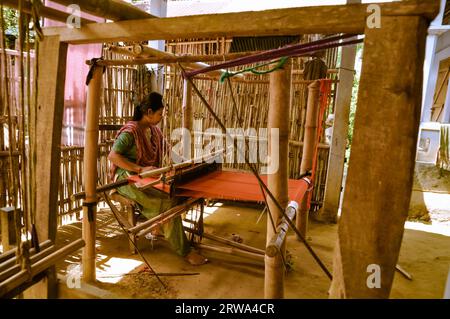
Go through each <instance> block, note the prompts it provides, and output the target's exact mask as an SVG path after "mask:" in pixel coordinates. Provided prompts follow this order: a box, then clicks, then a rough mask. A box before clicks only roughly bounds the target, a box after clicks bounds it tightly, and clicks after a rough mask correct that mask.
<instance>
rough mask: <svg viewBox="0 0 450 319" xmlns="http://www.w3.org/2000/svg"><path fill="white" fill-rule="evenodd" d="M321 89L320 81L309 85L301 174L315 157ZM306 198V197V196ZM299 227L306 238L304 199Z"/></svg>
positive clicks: (306, 219)
mask: <svg viewBox="0 0 450 319" xmlns="http://www.w3.org/2000/svg"><path fill="white" fill-rule="evenodd" d="M319 89H320V84H319V82H318V81H316V82H314V83H312V84H310V85H309V86H308V104H307V108H306V123H305V138H304V144H303V153H302V163H301V166H300V174H305V173H306V172H308V171H310V170H311V169H312V165H313V157H314V145H315V143H316V135H317V134H316V130H317V117H318V112H319V108H318V105H319V93H320V92H319ZM305 198H306V197H305ZM296 226H297V229H298V230H299V231H300V233H301V234H302V236H303V237H304V238H305V236H306V230H307V227H308V203H307V201H306V200H303V201H302V203H301V205H300V210H299V211H298V212H297V220H296Z"/></svg>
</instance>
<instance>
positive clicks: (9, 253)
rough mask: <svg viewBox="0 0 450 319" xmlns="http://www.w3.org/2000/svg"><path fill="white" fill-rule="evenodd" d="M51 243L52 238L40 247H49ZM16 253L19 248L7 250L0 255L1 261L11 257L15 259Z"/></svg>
mask: <svg viewBox="0 0 450 319" xmlns="http://www.w3.org/2000/svg"><path fill="white" fill-rule="evenodd" d="M51 243H52V241H51V240H46V241H44V242H42V243H41V244H40V247H41V248H47V247H48V246H50V244H51ZM33 249H34V248H32V249H31V253H33ZM16 254H17V248H14V249H11V250H8V251H7V252H5V253H3V254H1V255H0V263H3V262H6V261H7V260H9V259H11V258H14V259H15V256H16ZM0 268H1V267H0Z"/></svg>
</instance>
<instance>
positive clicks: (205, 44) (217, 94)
mask: <svg viewBox="0 0 450 319" xmlns="http://www.w3.org/2000/svg"><path fill="white" fill-rule="evenodd" d="M309 40H310V38H309V37H305V38H304V41H309ZM224 44H225V46H224ZM228 48H229V42H228V40H226V39H220V38H219V39H213V40H206V41H201V40H195V42H192V43H188V42H185V41H182V42H171V43H168V44H167V49H168V50H169V51H170V52H172V53H176V54H195V55H197V54H198V55H206V54H219V53H223V50H227V49H228ZM225 52H226V51H225ZM337 52H338V51H337V49H332V50H328V51H327V54H326V57H325V60H326V61H327V65H328V67H329V69H331V71H330V73H329V76H328V77H329V78H331V79H336V72H334V71H333V69H335V67H336V63H337ZM291 60H292V74H293V84H292V94H291V96H292V99H291V108H290V114H289V116H290V134H289V140H290V143H289V145H290V148H289V154H288V156H289V176H290V178H298V176H299V173H300V164H301V158H302V147H303V144H302V141H303V137H304V127H305V118H306V96H307V85H308V83H305V82H304V81H303V76H302V70H303V66H304V62H305V61H306V59H305V58H292V59H291ZM246 67H248V66H242V67H238V68H234V69H233V70H231V71H237V70H240V69H242V68H246ZM268 79H269V76H268V75H250V76H245V79H236V78H233V79H232V81H231V87H232V92H233V94H234V97H235V100H236V104H237V107H238V111H239V114H240V116H241V117H242V121H243V123H244V125H243V129H244V130H246V129H248V128H254V129H256V131H258V130H259V128H267V117H268V107H269V90H268V87H269V81H268ZM194 83H195V84H196V86H197V87H198V88H199V90H200V92H201V93H202V95H203V96H204V97H205V99H206V100H207V101H208V103H209V104H210V105H211V106H212V108H213V109H214V111H215V112H216V114H217V115H218V116H219V118H221V120H222V121H223V123H224V125H225V127H227V128H237V127H241V125H240V124H239V120H238V118H237V117H236V115H235V113H234V112H233V102H232V97H231V93H230V89H229V87H228V85H227V83H223V84H221V83H219V81H218V80H217V79H214V78H210V77H208V76H207V75H205V74H202V75H200V76H197V77H196V79H195V80H194ZM335 92H336V83H334V84H333V88H332V95H331V99H330V101H329V107H328V109H327V111H326V112H325V113H326V114H325V116H324V119H323V121H325V119H326V118H327V116H328V114H329V113H330V112H333V110H334V103H335ZM164 95H165V100H166V101H167V105H168V108H169V109H168V113H169V114H170V115H169V118H168V119H167V122H166V123H165V127H164V128H165V129H164V132H165V134H166V138H167V139H170V132H171V131H172V130H173V129H175V128H179V127H181V126H182V122H181V121H182V105H181V104H182V98H183V79H182V76H181V73H180V70H179V69H178V68H176V67H174V66H167V67H166V81H165V92H164ZM192 96H193V114H194V131H202V132H204V131H205V130H206V129H208V128H219V126H218V125H217V123H215V121H214V119H213V117H212V115H211V114H209V113H208V111H207V110H206V108H205V107H204V106H203V105H202V103H201V101H200V99H199V98H198V96H197V95H196V94H195V93H193V95H192ZM324 128H325V127H324ZM218 131H220V130H218ZM218 137H219V138H223V136H220V134H219V135H218ZM322 141H324V137H323V136H322V140H321V142H322ZM174 142H175V141H174ZM193 143H194V145H193V146H192V147H193V148H194V149H196V150H197V153H195V154H196V155H200V153H199V150H201V149H202V148H203V147H204V146H205V144H207V143H209V141H206V142H205V141H203V144H202V143H201V139H200V143H199V140H196V141H193ZM222 143H223V145H224V146H225V145H226V142H225V139H223V142H222ZM256 147H257V146H256V145H254V144H252V143H250V144H249V148H250V150H252V153H253V154H257V152H256V151H255V149H256ZM247 152H248V150H247ZM328 153H329V147H328V146H327V145H324V144H321V147H320V149H319V162H318V165H317V173H316V179H315V183H314V184H315V185H314V193H313V199H312V203H313V207H312V209H313V210H317V209H318V208H319V206H320V204H321V203H322V201H323V197H324V189H325V182H326V170H327V166H328V165H327V164H328ZM236 156H237V154H235V158H236ZM224 167H226V168H233V169H240V170H246V169H247V168H246V165H245V164H244V163H237V164H236V163H235V164H230V163H225V165H224Z"/></svg>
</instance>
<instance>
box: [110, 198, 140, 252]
mask: <svg viewBox="0 0 450 319" xmlns="http://www.w3.org/2000/svg"><path fill="white" fill-rule="evenodd" d="M109 198H110V199H112V200H113V201H115V202H118V203H119V204H120V207H121V212H123V213H125V216H126V218H123V216H117V217H118V218H119V219H120V221H121V223H122V224H123V225H124V227H125V229H126V230H128V229H129V228H131V227H134V226H136V222H137V214H136V212H137V210H136V206H137V204H136V202H135V201H133V200H131V199H129V198H127V197H125V196H122V195H120V194H119V193H118V192H117V191H116V190H113V191H111V193H110V194H109ZM130 236H131V237H132V240H133V241H134V243H135V244H137V242H136V235H134V234H130ZM130 251H131V253H132V254H136V253H137V251H136V248H135V247H134V245H133V243H132V242H131V241H130Z"/></svg>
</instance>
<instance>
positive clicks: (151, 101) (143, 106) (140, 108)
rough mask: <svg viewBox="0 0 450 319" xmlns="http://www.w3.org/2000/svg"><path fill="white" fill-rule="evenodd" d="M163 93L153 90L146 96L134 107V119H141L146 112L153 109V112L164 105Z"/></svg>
mask: <svg viewBox="0 0 450 319" xmlns="http://www.w3.org/2000/svg"><path fill="white" fill-rule="evenodd" d="M162 98H163V97H162V95H161V94H159V93H157V92H152V93H150V94H148V95H147V96H145V97H144V98H143V99H142V101H141V102H140V103H139V104H138V105H137V106H136V107H135V108H134V114H133V121H139V120H141V119H142V117H143V116H144V114H146V113H147V112H148V110H149V109H151V110H152V111H153V112H156V111H158V110H159V109H162V108H163V107H164V104H163V101H162Z"/></svg>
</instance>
